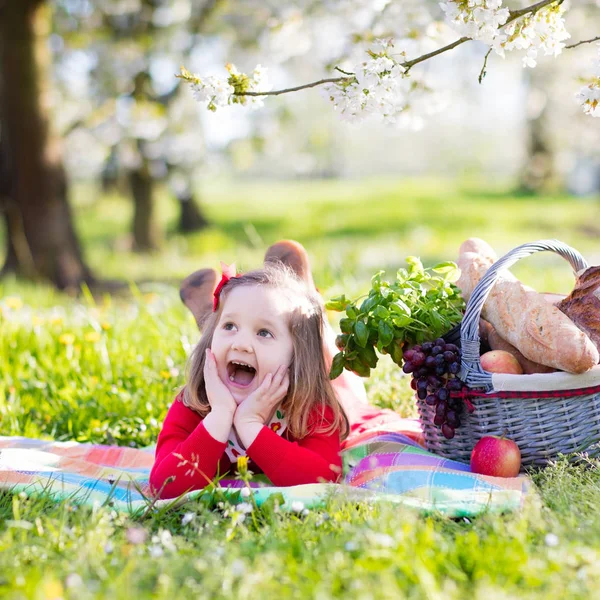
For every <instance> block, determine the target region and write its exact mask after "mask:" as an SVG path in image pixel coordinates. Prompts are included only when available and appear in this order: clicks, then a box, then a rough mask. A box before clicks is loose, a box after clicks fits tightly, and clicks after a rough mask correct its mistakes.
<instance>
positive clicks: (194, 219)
mask: <svg viewBox="0 0 600 600" xmlns="http://www.w3.org/2000/svg"><path fill="white" fill-rule="evenodd" d="M177 200H178V202H179V208H180V212H179V231H180V232H181V233H190V232H192V231H200V230H201V229H204V228H205V227H206V226H207V225H208V221H207V220H206V217H205V216H204V215H203V214H202V210H201V209H200V206H198V204H196V201H195V199H194V196H193V194H192V193H191V192H190V191H189V190H186V191H185V192H180V193H178V194H177Z"/></svg>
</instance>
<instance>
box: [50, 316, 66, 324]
mask: <svg viewBox="0 0 600 600" xmlns="http://www.w3.org/2000/svg"><path fill="white" fill-rule="evenodd" d="M62 322H63V319H62V317H56V316H54V317H52V318H51V319H50V324H51V325H62Z"/></svg>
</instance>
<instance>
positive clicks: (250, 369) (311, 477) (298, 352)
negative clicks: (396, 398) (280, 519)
mask: <svg viewBox="0 0 600 600" xmlns="http://www.w3.org/2000/svg"><path fill="white" fill-rule="evenodd" d="M323 323H324V315H323V308H322V303H321V301H320V299H319V297H318V296H317V295H316V293H314V292H312V291H311V290H310V289H309V288H308V287H307V286H306V285H304V283H303V282H302V281H300V280H299V279H298V278H297V277H296V276H295V275H294V273H293V272H292V271H291V270H290V269H287V268H285V266H284V265H282V264H279V265H277V266H274V265H269V264H267V265H266V266H265V267H264V268H263V269H260V270H256V271H251V272H249V273H246V274H243V275H238V276H232V277H228V276H227V275H226V274H224V275H223V277H222V279H221V282H220V283H219V285H218V286H217V287H216V289H215V292H214V306H213V312H212V313H211V314H210V315H209V316H208V317H207V318H205V319H203V335H202V338H201V339H200V342H199V343H198V345H197V347H196V348H195V350H194V352H193V354H192V356H191V359H190V370H189V380H188V382H187V385H186V386H185V388H184V390H183V391H182V392H181V393H180V394H179V395H178V396H177V398H176V400H175V402H174V403H173V404H172V406H171V408H170V409H169V412H168V413H167V416H166V418H165V422H164V423H163V428H162V430H161V432H160V434H159V437H158V443H157V447H156V459H155V463H154V467H153V468H152V472H151V474H150V485H151V487H152V489H153V491H154V492H155V493H157V494H159V495H160V497H161V498H173V497H176V496H179V495H180V494H182V493H184V492H187V491H190V490H195V489H202V488H204V487H205V486H206V485H208V484H209V483H210V482H211V481H212V480H213V478H214V477H215V475H224V474H226V473H231V474H233V471H235V467H236V462H237V457H238V456H241V455H247V456H248V458H249V460H250V463H249V469H250V470H251V471H253V472H255V473H257V472H262V473H264V474H265V475H266V476H267V477H268V478H269V479H270V481H271V482H272V483H273V485H276V486H289V485H298V484H303V483H316V482H319V481H336V480H337V479H338V478H339V476H340V474H341V458H340V444H341V440H342V439H343V438H345V437H346V436H347V434H348V420H347V417H346V415H345V413H344V411H343V409H342V407H341V405H340V403H339V401H338V399H337V397H336V395H335V394H334V392H333V389H332V387H331V384H330V382H329V378H328V369H327V366H326V363H325V358H324V354H323Z"/></svg>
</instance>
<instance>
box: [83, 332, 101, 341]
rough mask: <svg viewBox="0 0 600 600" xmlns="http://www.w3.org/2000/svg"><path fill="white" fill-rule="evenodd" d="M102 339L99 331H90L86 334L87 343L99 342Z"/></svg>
mask: <svg viewBox="0 0 600 600" xmlns="http://www.w3.org/2000/svg"><path fill="white" fill-rule="evenodd" d="M99 339H100V334H99V333H98V332H97V331H90V332H89V333H86V334H85V341H86V342H97V341H98V340H99Z"/></svg>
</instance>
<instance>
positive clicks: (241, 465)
mask: <svg viewBox="0 0 600 600" xmlns="http://www.w3.org/2000/svg"><path fill="white" fill-rule="evenodd" d="M237 472H238V473H239V474H240V475H241V476H242V477H243V476H244V475H246V473H248V457H247V456H238V457H237Z"/></svg>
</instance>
